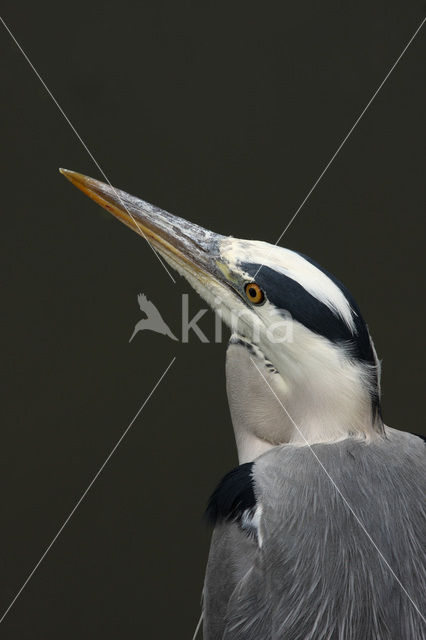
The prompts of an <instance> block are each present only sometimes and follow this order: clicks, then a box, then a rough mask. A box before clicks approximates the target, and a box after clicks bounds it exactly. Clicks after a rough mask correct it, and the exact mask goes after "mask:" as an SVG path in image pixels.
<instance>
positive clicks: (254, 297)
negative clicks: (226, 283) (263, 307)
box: [244, 282, 265, 304]
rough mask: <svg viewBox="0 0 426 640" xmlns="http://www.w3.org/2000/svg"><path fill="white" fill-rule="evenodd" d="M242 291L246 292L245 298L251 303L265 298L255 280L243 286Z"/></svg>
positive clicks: (257, 302)
mask: <svg viewBox="0 0 426 640" xmlns="http://www.w3.org/2000/svg"><path fill="white" fill-rule="evenodd" d="M244 291H245V292H246V296H247V298H248V299H249V300H250V302H252V303H253V304H260V303H261V302H263V301H264V299H265V294H264V293H263V291H262V289H261V288H260V287H259V285H257V284H256V283H255V282H249V283H248V284H246V286H245V287H244Z"/></svg>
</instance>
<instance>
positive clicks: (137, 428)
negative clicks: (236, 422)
mask: <svg viewBox="0 0 426 640" xmlns="http://www.w3.org/2000/svg"><path fill="white" fill-rule="evenodd" d="M424 13H425V4H424V1H423V0H422V1H421V2H417V1H412V2H406V1H400V2H397V1H391V2H390V1H389V0H386V1H383V2H379V1H376V0H374V1H371V0H370V1H369V2H358V3H350V2H345V3H342V2H336V1H326V2H321V3H320V2H303V3H292V4H289V3H285V4H284V3H279V2H277V3H268V2H267V3H256V4H248V3H226V4H223V5H220V4H218V3H210V2H205V3H200V2H198V3H190V2H158V1H156V2H154V1H150V2H131V1H128V0H124V1H122V2H120V3H116V2H99V1H96V2H94V1H92V2H90V3H88V2H82V1H81V0H74V1H73V2H71V3H61V2H43V1H41V2H36V3H30V2H28V1H27V2H23V3H15V2H11V1H10V0H6V1H5V2H3V3H2V15H3V17H4V19H5V20H6V22H7V23H8V25H9V27H10V28H11V29H12V31H13V32H14V33H15V35H16V37H17V39H18V40H19V41H20V42H21V44H22V46H23V47H24V49H25V51H26V52H27V54H28V55H29V57H30V58H31V60H32V62H33V63H34V65H35V66H36V67H37V69H38V70H39V72H40V73H41V75H42V76H43V78H44V79H45V81H46V83H47V84H48V86H49V87H50V89H51V90H52V92H53V94H54V95H55V97H56V98H57V100H58V101H59V103H60V104H61V105H62V107H63V109H64V110H65V112H66V113H67V115H68V116H69V118H70V119H71V121H72V122H73V124H74V125H75V127H76V128H77V130H78V131H79V133H80V135H81V136H82V138H83V139H84V140H85V142H86V143H87V145H88V147H89V148H90V150H91V151H92V153H93V154H94V156H95V157H96V159H97V160H98V162H99V163H100V165H101V166H102V168H103V170H104V171H105V173H106V174H107V176H108V178H109V179H110V180H111V182H112V183H113V184H114V185H116V186H119V187H121V188H123V189H125V190H127V191H129V192H131V193H134V194H136V195H140V196H142V197H143V198H145V199H146V200H148V201H151V202H153V203H155V204H158V205H159V206H161V207H163V208H165V209H168V210H170V211H172V212H175V213H178V214H180V215H182V216H184V217H186V218H188V219H190V220H193V221H195V222H197V223H199V224H202V225H204V226H206V227H208V228H211V229H214V230H216V231H219V232H221V233H223V234H231V235H235V236H241V237H247V238H257V239H264V240H268V241H271V242H275V240H276V239H277V238H278V236H279V234H280V233H281V231H282V230H283V228H284V227H285V225H286V223H287V222H288V220H289V219H290V217H291V216H292V215H293V213H294V211H295V210H296V209H297V207H298V205H299V204H300V202H301V201H302V200H303V198H304V197H305V196H306V194H307V192H308V191H309V189H310V188H311V186H312V184H313V183H314V181H315V180H316V179H317V177H318V175H319V174H320V172H321V171H322V169H323V167H324V166H325V164H326V163H327V161H328V160H329V158H330V157H331V155H332V154H333V153H334V151H335V150H336V148H337V147H338V145H339V143H340V141H341V140H342V139H343V137H344V135H345V134H346V133H347V131H348V130H349V129H350V127H351V126H352V124H353V123H354V121H355V119H356V118H357V116H358V115H359V113H360V112H361V110H362V109H363V107H364V106H365V105H366V103H367V102H368V100H369V98H370V97H371V95H372V93H373V92H374V91H375V89H376V88H377V87H378V85H379V84H380V82H381V81H382V80H383V78H384V76H385V74H386V73H387V71H388V70H389V68H390V67H391V65H392V64H393V62H394V61H395V60H396V58H397V57H398V55H399V54H400V53H401V51H402V49H403V47H404V46H405V44H406V43H407V41H408V40H409V38H410V37H411V35H412V34H413V33H414V31H415V29H416V28H417V26H418V25H419V23H420V21H421V19H422V17H423V15H424ZM0 27H1V25H0ZM0 47H1V54H0V64H1V83H2V100H1V107H0V108H1V112H2V113H1V150H0V158H1V162H2V166H1V212H2V220H1V228H2V233H1V260H2V266H1V272H2V281H3V287H4V288H3V293H2V302H3V305H2V332H1V340H2V347H1V349H2V358H3V370H4V374H5V376H4V383H3V385H2V389H3V391H4V395H3V400H2V403H1V411H2V414H3V416H2V423H1V424H2V427H1V428H2V431H1V441H2V446H1V466H0V484H1V487H2V492H1V493H2V497H1V502H2V504H1V520H2V521H1V546H0V556H1V576H2V577H1V591H0V598H1V599H0V604H1V608H2V609H5V608H6V607H7V606H8V605H9V603H10V601H11V599H12V598H13V596H14V595H15V594H16V592H17V591H18V589H19V588H20V587H21V585H22V584H23V582H24V580H25V579H26V577H27V576H28V574H29V572H30V571H31V569H32V568H33V567H34V565H35V564H36V562H37V561H38V559H39V558H40V556H41V554H42V553H43V551H44V550H45V549H46V547H47V545H48V543H49V542H50V541H51V540H52V538H53V536H54V535H55V534H56V532H57V531H58V529H59V527H60V525H61V524H62V523H63V521H64V520H65V518H66V516H67V514H68V513H69V512H70V511H71V509H72V508H73V506H74V505H75V503H76V501H77V499H78V498H79V496H80V495H81V494H82V492H83V491H84V489H85V488H86V487H87V485H88V484H89V482H90V480H91V479H92V477H93V476H94V474H95V473H96V471H97V470H98V469H99V467H100V466H101V464H102V463H103V461H104V460H105V458H106V456H107V455H108V453H109V451H110V450H111V449H112V447H113V446H114V444H115V443H116V442H117V440H118V439H119V437H120V436H121V434H122V433H123V431H124V429H125V428H126V426H127V425H128V424H129V422H130V420H131V419H132V417H133V416H134V414H135V413H136V412H137V410H138V409H139V407H140V406H141V404H142V403H143V401H144V400H145V398H146V397H147V395H148V393H149V392H150V391H151V389H152V387H153V386H154V384H155V383H156V381H157V380H158V378H159V377H160V375H161V374H162V372H163V371H164V369H165V368H166V366H167V365H168V363H169V362H170V360H171V359H172V357H173V356H176V357H177V359H176V362H175V363H174V365H173V367H172V368H171V370H170V372H169V373H168V374H167V377H166V379H165V380H164V381H163V383H162V384H161V385H160V387H159V388H158V390H157V391H156V393H155V394H154V395H153V397H152V398H151V399H150V401H149V403H148V405H147V406H146V407H145V408H144V410H143V412H142V413H141V415H140V417H139V418H138V419H137V420H136V422H135V424H134V425H133V427H132V429H131V430H130V432H129V433H128V435H127V437H126V438H125V440H124V441H123V442H122V444H121V446H120V447H119V449H118V450H117V451H116V453H115V455H114V456H113V458H112V459H111V460H110V462H109V463H108V465H107V466H106V468H105V469H104V471H103V473H102V475H101V476H100V477H99V479H98V480H97V482H96V483H95V485H94V486H93V488H92V489H91V491H90V492H89V493H88V495H87V497H86V498H85V500H84V502H83V503H82V504H81V506H80V507H79V509H78V510H77V512H76V513H75V515H74V516H73V518H72V519H71V521H70V522H69V524H68V525H67V526H66V527H65V529H64V531H63V533H62V534H61V536H60V537H59V538H58V540H57V542H56V543H55V545H54V546H53V548H52V549H51V551H50V552H49V553H48V555H47V556H46V558H45V559H44V561H43V562H42V564H41V566H40V567H39V569H38V570H37V572H36V573H35V575H34V577H33V578H32V580H31V581H30V582H29V584H28V585H27V587H26V588H25V590H24V591H23V593H22V595H21V596H20V598H19V599H18V600H17V602H16V604H15V605H14V606H13V608H12V609H11V610H10V612H9V614H8V616H7V618H6V619H5V621H4V622H3V624H2V625H1V628H0V636H1V637H4V638H11V639H18V638H19V639H20V640H24V639H26V638H28V639H29V638H31V639H34V638H43V639H46V640H47V639H50V638H52V639H53V638H55V639H56V638H63V639H71V638H72V639H74V638H84V639H86V638H136V637H140V638H177V639H182V640H186V639H189V640H190V638H191V637H192V633H193V631H194V628H195V625H196V622H197V619H198V616H199V611H200V597H201V589H202V581H203V572H204V567H205V561H206V557H207V550H208V544H209V536H210V532H209V530H208V528H207V527H206V526H205V525H204V524H203V523H202V520H201V515H202V512H203V508H204V504H205V501H206V499H207V497H208V495H209V493H210V491H211V490H212V488H213V487H214V485H215V483H216V482H217V480H218V479H219V478H220V477H221V475H222V474H223V473H225V472H226V471H227V470H229V469H230V468H231V467H232V466H234V465H235V463H236V454H235V447H234V441H233V434H232V427H231V423H230V418H229V414H228V407H227V402H226V396H225V385H224V352H225V346H224V345H218V344H214V343H212V344H207V345H206V344H201V343H200V342H199V341H198V339H197V338H196V337H195V336H192V338H191V341H190V343H189V344H187V345H182V344H179V343H175V342H172V341H171V340H169V339H168V338H165V337H163V336H159V335H156V334H153V333H147V332H146V333H140V334H139V335H138V336H137V337H136V338H135V340H134V341H133V342H132V343H131V344H129V343H128V339H129V337H130V334H131V332H132V329H133V326H134V324H135V323H136V321H137V320H139V319H140V317H141V314H140V312H139V309H138V306H137V300H136V295H137V293H138V292H139V291H143V292H144V293H145V294H146V295H147V296H148V297H149V298H150V299H152V300H153V301H154V302H155V303H156V304H157V305H158V307H159V309H160V310H161V312H162V313H163V315H164V317H165V318H166V319H167V321H168V322H169V324H170V325H171V327H172V328H173V330H174V331H175V332H177V333H178V334H179V333H180V296H181V294H182V293H183V292H189V293H190V302H191V310H192V311H193V312H194V313H195V312H196V311H197V310H198V309H199V308H200V307H201V306H204V305H202V304H201V303H200V301H199V299H198V298H197V296H196V295H195V294H193V293H192V291H190V288H189V286H188V285H187V284H186V283H185V282H184V281H183V280H182V279H181V278H177V284H176V285H173V283H172V282H171V280H170V279H169V277H168V276H167V274H166V273H165V272H164V271H163V269H162V267H161V266H160V264H159V263H158V262H157V260H156V258H155V256H154V255H153V253H152V252H151V250H150V249H149V247H148V246H147V245H146V244H145V243H144V242H143V241H142V240H141V239H140V238H138V237H137V235H136V234H133V233H131V232H130V231H129V230H128V229H127V228H125V227H124V226H122V225H120V224H119V223H118V222H116V221H115V220H113V219H112V218H110V216H109V215H108V214H106V212H104V211H102V210H101V209H100V208H98V207H96V206H95V205H94V204H93V203H92V202H90V201H89V200H88V199H86V198H85V197H84V196H83V195H82V194H81V193H79V192H78V191H77V190H76V189H74V188H73V187H72V186H71V185H70V184H69V183H68V182H66V181H65V180H64V178H62V177H61V176H60V175H59V174H58V171H57V169H58V167H59V166H65V167H67V168H71V169H75V170H78V171H81V172H83V173H87V174H89V175H92V176H95V177H101V176H100V174H99V171H98V170H97V168H96V167H95V166H94V164H93V162H92V160H91V159H90V157H89V156H88V154H87V153H86V151H85V150H84V148H83V147H82V145H81V144H80V142H79V141H78V139H77V138H76V136H75V134H74V133H73V131H72V130H71V129H70V127H69V126H68V124H67V123H66V121H65V120H64V118H63V117H62V116H61V114H60V113H59V111H58V109H57V107H56V106H55V104H54V103H53V102H52V100H51V98H50V97H49V96H48V94H47V93H46V91H45V90H44V88H43V86H42V85H41V83H40V82H39V80H38V79H37V78H36V76H35V75H34V73H33V71H32V70H31V68H30V67H29V65H28V63H27V62H26V61H25V59H24V58H23V56H22V55H21V54H20V53H19V51H18V49H17V47H16V45H15V44H14V43H13V42H12V40H11V38H10V37H9V35H8V34H7V33H6V31H5V30H4V29H2V28H0ZM425 54H426V32H425V30H424V29H423V32H421V33H420V34H419V36H418V38H417V39H416V40H415V42H414V43H413V44H412V46H411V47H410V48H409V50H408V51H407V53H406V55H405V56H404V57H403V59H402V61H401V63H400V65H399V66H398V67H397V69H396V70H395V72H394V73H393V75H392V76H391V77H390V79H389V81H388V82H387V83H386V85H385V86H384V88H383V90H382V91H381V93H380V95H379V96H378V97H377V99H376V100H375V101H374V103H373V105H372V106H371V108H370V110H369V111H368V112H367V114H366V116H365V117H364V118H363V120H362V121H361V123H360V124H359V126H358V127H357V128H356V130H355V131H354V133H353V135H352V137H351V138H350V139H349V141H348V142H347V144H346V145H345V146H344V148H343V150H342V151H341V153H340V154H339V155H338V157H337V159H336V161H335V162H334V163H333V165H332V166H331V168H330V169H329V171H328V172H327V174H326V175H325V177H324V179H323V180H322V181H321V183H320V184H319V186H318V187H317V189H316V190H315V191H314V193H313V194H312V196H311V197H310V199H309V200H308V202H307V203H306V205H305V206H304V207H303V209H302V211H301V212H300V214H299V216H298V218H297V219H296V221H295V222H294V224H293V225H292V227H291V229H290V230H289V231H288V233H287V234H286V235H285V237H284V239H283V242H282V244H283V245H285V246H288V247H290V248H294V249H298V250H300V251H302V252H304V253H306V254H308V255H311V256H312V257H314V258H315V259H317V260H318V261H319V262H320V263H322V264H323V265H324V266H325V267H326V268H328V269H329V270H330V271H332V272H333V273H335V274H336V275H337V276H338V277H339V278H340V279H341V280H343V282H345V284H346V285H347V286H348V287H349V288H350V289H351V291H352V292H353V294H354V295H355V297H356V298H357V299H358V302H359V304H360V306H361V308H362V310H363V312H364V314H365V316H366V318H367V320H368V323H369V325H370V329H371V331H372V334H373V336H374V338H375V342H376V346H377V350H378V353H379V355H380V357H382V358H383V366H384V375H383V392H384V393H383V395H384V416H385V419H386V421H387V423H388V424H391V425H393V426H395V427H398V428H402V429H407V430H411V431H417V432H423V433H424V432H425V426H424V421H423V418H421V417H420V416H422V414H423V404H424V403H423V395H424V394H423V388H424V379H425V377H424V366H423V362H424V359H423V358H422V357H421V355H420V352H421V348H422V346H423V344H422V342H423V334H424V329H423V328H424V322H425V300H424V294H423V290H422V287H423V276H422V270H423V253H424V226H425V222H424V204H425V192H424V186H423V185H424V165H423V160H424V158H423V153H424V144H425V120H424V113H425V86H424V72H425V68H424V59H425ZM200 324H201V326H202V328H204V330H205V331H206V332H207V333H208V334H209V335H210V336H211V335H212V327H213V316H212V314H211V313H210V312H209V314H208V315H206V316H205V317H204V318H203V320H202V321H201V323H200Z"/></svg>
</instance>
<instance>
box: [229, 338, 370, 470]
mask: <svg viewBox="0 0 426 640" xmlns="http://www.w3.org/2000/svg"><path fill="white" fill-rule="evenodd" d="M310 355H311V356H312V354H310ZM278 360H279V359H278V358H274V361H275V362H274V364H275V363H276V362H277V361H278ZM282 360H283V361H282V362H280V363H279V365H281V366H279V370H278V369H277V368H276V366H277V365H276V364H275V366H274V365H272V364H271V363H270V362H269V360H268V359H267V358H266V357H265V355H264V354H263V353H262V352H261V351H260V350H259V349H257V348H256V347H254V346H253V345H251V346H250V345H249V346H247V343H244V342H236V341H235V340H234V342H231V343H230V345H229V347H228V351H227V359H226V380H227V394H228V401H229V407H230V412H231V418H232V423H233V427H234V433H235V439H236V444H237V449H238V456H239V459H240V462H241V463H242V462H248V461H251V460H253V459H254V458H256V457H257V456H259V455H260V454H262V453H264V452H265V451H267V450H268V449H271V448H272V447H274V446H277V445H281V444H286V443H292V444H296V445H302V446H303V445H306V444H314V443H316V442H336V441H338V440H342V439H346V438H348V437H356V438H364V439H369V438H372V437H374V436H375V435H376V434H377V429H376V425H375V424H374V419H373V412H372V404H371V394H370V393H369V390H368V387H367V385H366V383H365V380H364V379H363V375H362V372H361V371H358V370H357V369H356V368H355V369H353V368H349V369H348V370H346V369H342V368H340V369H338V370H336V371H333V369H332V370H331V371H327V370H326V369H325V368H321V367H320V363H318V367H319V368H318V370H317V371H316V370H315V367H314V364H313V362H312V361H311V359H310V358H309V362H306V363H304V362H303V359H302V358H300V356H299V360H298V362H297V366H296V363H293V365H292V364H291V361H289V358H288V357H287V358H282ZM323 365H325V363H323ZM351 367H352V365H351ZM283 372H284V373H283Z"/></svg>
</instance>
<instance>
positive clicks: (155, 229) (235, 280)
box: [61, 170, 381, 442]
mask: <svg viewBox="0 0 426 640" xmlns="http://www.w3.org/2000/svg"><path fill="white" fill-rule="evenodd" d="M61 171H62V173H63V174H64V175H65V176H66V177H67V178H68V179H69V180H70V181H71V182H72V183H73V184H74V185H75V186H77V187H78V188H79V189H81V190H82V191H83V192H85V193H86V194H87V195H88V196H89V197H91V198H92V199H93V200H95V201H96V202H97V203H98V204H100V205H101V206H103V207H104V208H106V209H107V210H108V211H110V212H111V213H112V214H113V215H114V216H115V217H117V218H118V219H120V220H121V221H122V222H124V223H125V224H126V225H127V226H129V227H130V228H132V229H133V230H134V231H136V232H137V233H139V234H140V235H142V236H144V237H145V238H146V239H147V240H148V241H149V242H150V243H151V245H152V246H153V247H154V248H155V250H156V251H157V252H158V253H159V254H160V255H161V256H162V258H164V259H165V260H166V261H167V262H168V263H169V264H170V265H171V266H172V267H173V268H174V269H176V271H178V272H179V273H180V274H181V275H183V276H184V277H185V278H186V279H187V280H188V281H189V283H190V284H191V285H192V286H193V288H194V289H195V290H196V291H197V292H198V293H199V294H200V295H201V296H202V297H203V298H204V299H205V300H206V301H207V303H208V304H209V305H210V306H211V307H212V308H213V309H214V310H215V311H216V312H217V313H219V314H220V315H221V316H222V318H223V320H224V322H225V323H226V324H228V325H229V327H230V328H231V331H232V337H231V348H230V350H229V352H228V354H229V355H228V360H229V361H230V362H229V368H230V371H231V373H232V367H233V362H237V363H238V365H237V366H238V368H239V369H241V367H243V368H244V358H245V359H246V361H247V366H248V367H251V368H252V369H253V371H252V372H253V373H254V374H255V375H256V376H258V378H259V376H261V375H262V376H263V377H264V378H265V381H262V380H259V379H258V380H257V381H258V384H259V385H262V384H263V385H269V386H270V389H269V390H267V398H268V402H269V403H270V404H273V403H274V400H273V399H271V396H270V394H271V392H272V393H274V394H275V395H276V396H277V398H278V401H280V402H281V401H282V402H283V403H285V406H286V408H287V409H288V410H289V413H290V412H292V414H291V418H292V421H293V422H294V423H296V424H301V425H302V428H303V430H304V433H305V434H307V433H308V431H309V429H308V427H305V425H308V423H309V424H311V425H312V424H315V425H316V426H315V430H316V432H317V435H316V436H314V439H315V438H316V439H318V438H319V439H320V440H321V439H327V438H328V437H329V434H330V429H331V432H332V433H333V434H334V436H333V437H338V436H339V434H341V435H343V434H347V433H351V432H353V433H361V432H362V433H363V434H364V435H365V433H369V432H374V431H380V429H381V419H380V401H379V396H380V381H379V378H380V365H379V362H378V360H377V356H376V353H375V350H374V346H373V343H372V340H371V338H370V335H369V332H368V329H367V326H366V324H365V322H364V320H363V318H362V316H361V313H360V311H359V308H358V306H357V304H356V303H355V301H354V299H353V298H352V296H351V295H350V293H349V292H348V291H347V289H346V288H345V287H344V286H343V285H342V284H341V283H340V282H339V281H338V280H337V279H336V278H334V277H333V276H332V275H330V274H329V273H328V272H326V271H325V270H324V269H322V268H321V267H320V266H319V265H317V264H316V263H315V262H313V261H312V260H310V259H309V258H307V257H306V256H304V255H302V254H300V253H297V252H295V251H291V250H289V249H285V248H282V247H278V246H276V245H270V244H268V243H266V242H260V241H253V240H241V239H236V238H232V237H226V236H222V235H219V234H217V233H213V232H211V231H208V230H206V229H204V228H202V227H200V226H198V225H196V224H193V223H191V222H188V221H186V220H184V219H182V218H179V217H177V216H174V215H171V214H170V213H167V212H165V211H163V210H161V209H159V208H157V207H154V206H152V205H150V204H148V203H147V202H145V201H143V200H141V199H139V198H136V197H134V196H131V195H129V194H127V193H125V192H124V191H121V190H118V189H115V188H114V187H112V186H110V185H107V184H104V183H102V182H99V181H97V180H94V179H92V178H88V177H86V176H83V175H81V174H78V173H75V172H72V171H66V170H61ZM241 349H244V352H243V351H241ZM243 353H244V356H242V354H243ZM250 360H251V361H252V365H250ZM254 367H257V368H258V369H259V371H258V372H257V373H255V370H254ZM241 375H242V376H244V371H241V372H240V376H241ZM247 375H248V374H247ZM234 377H235V376H234ZM251 385H252V383H251V382H250V381H248V385H246V392H247V387H249V388H250V387H251ZM235 394H237V395H238V394H239V391H238V389H237V390H234V391H232V390H231V395H232V396H234V395H235ZM241 394H244V390H242V389H241ZM230 400H231V399H230ZM245 400H246V399H245V398H244V402H245ZM237 403H238V401H237ZM249 405H250V402H249ZM231 411H232V400H231ZM280 411H281V412H282V410H281V409H280ZM255 413H256V411H255ZM275 421H277V418H276V419H275ZM283 422H285V421H283ZM287 422H288V419H287ZM331 425H332V426H331ZM361 425H362V426H361ZM266 431H268V428H266ZM269 431H270V430H269ZM318 433H322V434H323V436H324V437H319V436H318ZM264 435H265V436H267V437H266V441H267V442H269V441H271V442H273V441H274V438H273V437H272V436H271V433H266V434H264ZM274 437H275V436H274ZM283 437H284V436H283V435H282V433H281V435H277V434H276V439H278V440H280V439H283Z"/></svg>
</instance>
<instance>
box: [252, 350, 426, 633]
mask: <svg viewBox="0 0 426 640" xmlns="http://www.w3.org/2000/svg"><path fill="white" fill-rule="evenodd" d="M250 360H251V361H252V363H253V364H254V366H255V367H256V369H257V370H258V372H259V373H260V375H261V376H262V378H263V379H264V381H265V382H266V384H267V385H268V387H269V388H270V390H271V391H272V393H273V394H274V396H275V398H276V399H277V400H278V402H279V404H280V405H281V407H282V409H284V411H285V413H286V414H287V417H288V418H289V420H290V421H291V423H292V424H293V426H294V427H295V428H296V429H297V431H298V433H299V435H301V436H302V438H303V440H304V441H305V443H306V444H307V445H308V447H309V449H310V451H311V452H312V455H313V456H314V457H315V458H316V460H317V462H318V464H319V465H320V466H321V468H322V470H323V471H324V473H325V474H326V475H327V477H328V479H329V480H330V482H331V484H332V485H333V486H334V488H335V489H336V491H337V493H338V494H339V496H340V497H341V498H342V500H343V502H344V503H345V505H346V506H347V508H348V509H349V511H350V512H351V514H352V515H353V517H354V518H355V520H356V521H357V523H358V524H359V526H360V527H361V529H362V530H363V531H364V533H365V535H366V536H367V538H368V539H369V540H370V542H371V544H372V545H373V547H374V548H375V549H376V551H377V553H378V554H379V556H380V558H381V559H382V560H383V562H384V563H385V565H386V566H387V568H388V569H389V571H390V572H391V574H392V575H393V577H394V578H395V580H396V581H397V583H398V584H399V586H400V587H401V589H402V590H403V592H404V593H405V595H406V596H407V598H408V599H409V601H410V602H411V604H412V605H413V607H414V608H415V610H416V611H417V613H418V614H419V616H420V617H421V619H422V620H423V622H425V623H426V619H425V618H424V617H423V615H422V613H421V611H420V609H419V608H418V606H417V605H416V603H415V602H414V600H413V599H412V597H411V596H410V594H409V593H408V591H407V589H406V588H405V587H404V585H403V584H402V582H401V581H400V579H399V578H398V576H397V575H396V573H395V571H394V570H393V569H392V567H391V566H390V564H389V562H388V561H387V560H386V558H385V556H384V555H383V553H382V552H381V551H380V549H379V547H378V546H377V544H376V543H375V542H374V540H373V538H372V537H371V536H370V534H369V533H368V531H367V529H366V528H365V526H364V524H363V523H362V521H361V520H360V519H359V517H358V516H357V514H356V513H355V511H354V510H353V509H352V507H351V505H350V504H349V502H348V501H347V500H346V498H345V496H344V495H343V493H342V492H341V491H340V489H339V487H338V486H337V484H336V483H335V482H334V480H333V478H332V477H331V475H330V474H329V473H328V471H327V469H326V468H325V466H324V465H323V463H322V462H321V460H320V459H319V458H318V456H317V454H316V453H315V451H314V450H313V449H312V447H311V445H310V444H309V442H308V441H307V439H306V438H305V436H304V434H303V432H302V431H301V430H300V429H299V427H298V426H297V424H296V423H295V422H294V420H293V418H292V417H291V415H290V414H289V412H288V411H287V409H286V408H285V406H284V405H283V403H282V402H281V400H280V399H279V397H278V396H277V394H276V393H275V391H274V390H273V388H272V387H271V385H270V384H269V382H268V381H267V379H266V378H265V376H264V375H263V373H262V372H261V370H260V369H259V367H258V366H257V364H256V363H255V361H254V360H253V358H252V357H251V356H250Z"/></svg>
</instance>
